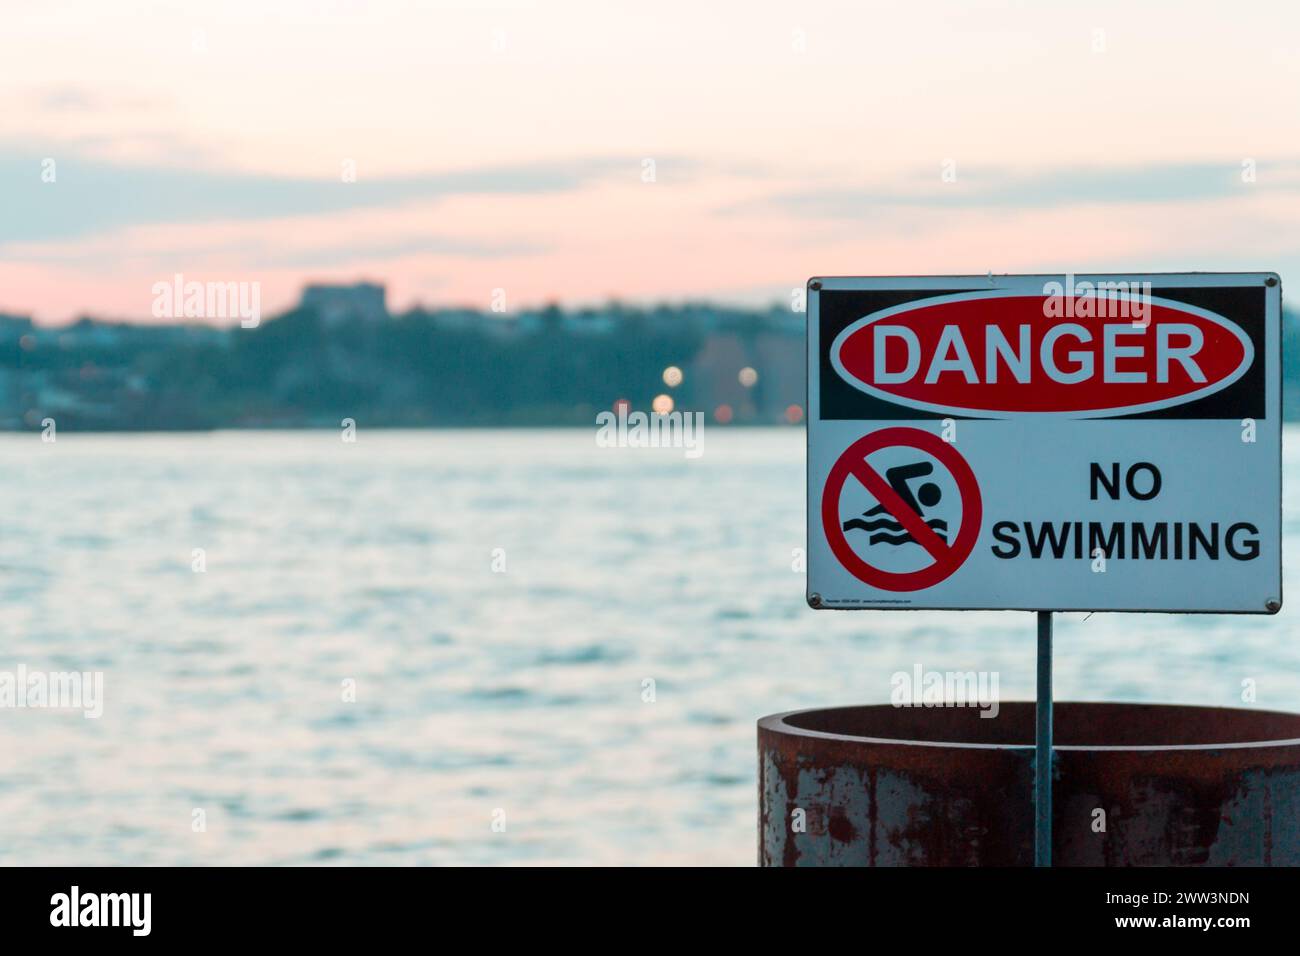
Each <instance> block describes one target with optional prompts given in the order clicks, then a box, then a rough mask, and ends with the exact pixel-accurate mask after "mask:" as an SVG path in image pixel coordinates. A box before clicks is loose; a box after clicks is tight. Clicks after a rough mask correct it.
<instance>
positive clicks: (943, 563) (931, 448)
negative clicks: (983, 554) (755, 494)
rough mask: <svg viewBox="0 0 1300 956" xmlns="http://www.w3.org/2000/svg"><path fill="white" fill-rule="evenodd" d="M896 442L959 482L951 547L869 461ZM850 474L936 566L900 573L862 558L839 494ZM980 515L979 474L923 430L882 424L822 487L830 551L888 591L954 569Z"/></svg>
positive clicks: (849, 451) (916, 586)
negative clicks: (843, 522)
mask: <svg viewBox="0 0 1300 956" xmlns="http://www.w3.org/2000/svg"><path fill="white" fill-rule="evenodd" d="M895 445H903V446H907V447H909V448H916V449H919V450H920V451H923V452H925V453H926V454H928V455H931V456H933V457H934V458H936V459H937V460H938V461H939V463H940V464H941V465H943V466H944V467H945V468H947V469H948V471H949V472H950V473H951V474H952V477H953V479H954V480H955V481H956V482H957V491H958V493H960V495H961V527H960V528H959V529H958V531H957V536H956V537H955V538H954V539H953V542H952V544H951V545H945V544H944V543H943V541H942V540H940V539H939V536H938V535H936V534H935V533H934V532H933V531H931V530H930V529H929V528H928V527H927V526H926V525H925V522H924V521H922V520H921V518H920V517H919V516H918V515H917V514H916V512H915V511H912V510H911V509H910V508H909V507H907V505H906V504H903V502H902V499H900V498H899V497H898V495H897V494H895V493H894V491H893V489H892V488H890V487H889V485H888V484H887V483H886V482H885V481H884V479H883V478H881V477H880V476H879V475H878V474H876V471H875V469H873V468H872V467H871V466H870V465H868V464H867V461H866V459H867V456H868V455H870V454H872V453H873V452H877V451H879V450H880V449H882V448H889V447H891V446H895ZM849 475H853V476H854V477H855V478H857V479H858V480H859V481H861V482H862V483H863V485H864V486H866V488H867V490H868V491H869V492H870V493H871V494H872V495H874V496H875V497H876V500H878V501H879V502H880V503H881V504H882V505H884V506H885V508H886V509H887V510H888V511H889V513H890V515H891V516H892V517H893V518H894V520H896V521H898V522H900V523H901V524H903V526H904V527H906V528H907V530H908V531H909V532H911V534H912V536H913V537H914V538H915V539H916V541H917V543H918V544H920V545H921V546H922V547H924V548H925V549H926V550H927V551H928V552H929V553H930V556H931V557H933V558H934V559H935V560H934V563H933V564H931V565H930V566H929V567H925V568H921V569H920V570H919V571H907V572H902V573H899V572H894V571H883V570H881V569H880V568H877V567H874V566H872V565H871V564H868V563H867V562H866V561H864V560H863V559H862V558H860V557H858V554H857V552H856V551H854V550H853V548H852V547H850V546H849V542H848V539H847V538H845V537H844V530H843V528H842V527H841V526H840V494H841V493H842V492H843V491H844V482H845V481H846V480H847V479H848V477H849ZM982 517H983V504H982V502H981V500H980V487H979V482H978V481H976V480H975V473H974V472H973V471H971V467H970V465H968V464H967V463H966V459H965V458H963V457H962V456H961V455H960V454H958V453H957V449H955V448H954V447H953V446H952V445H950V444H949V443H948V442H946V441H944V440H943V439H941V438H940V437H939V436H938V435H935V434H934V433H933V432H927V431H922V430H921V429H919V428H882V429H880V431H875V432H872V433H871V434H870V435H866V436H865V437H863V438H859V439H858V440H857V441H855V442H854V443H853V444H852V445H850V446H849V447H848V448H846V449H845V450H844V454H842V455H840V457H839V458H838V459H836V461H835V464H834V465H832V466H831V471H830V474H829V475H827V476H826V487H825V488H824V490H823V491H822V529H823V531H825V533H826V541H827V543H828V544H829V545H830V546H831V552H832V553H833V554H834V555H835V557H837V558H838V559H839V561H840V564H842V565H844V567H845V569H846V570H847V571H848V572H849V573H850V574H852V575H853V576H854V577H855V578H857V579H858V580H859V581H863V582H865V583H866V584H870V585H872V586H873V587H877V588H880V589H882V590H885V591H918V590H920V589H921V588H928V587H931V586H933V585H935V584H938V583H939V582H940V581H942V580H944V578H946V577H948V576H949V575H950V574H952V573H953V572H954V571H956V570H957V569H958V568H959V567H961V565H962V562H963V561H965V560H966V558H967V557H969V556H970V553H971V551H973V550H974V549H975V539H976V538H978V537H979V533H980V522H981V520H982Z"/></svg>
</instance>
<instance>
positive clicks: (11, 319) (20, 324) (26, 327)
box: [0, 312, 32, 339]
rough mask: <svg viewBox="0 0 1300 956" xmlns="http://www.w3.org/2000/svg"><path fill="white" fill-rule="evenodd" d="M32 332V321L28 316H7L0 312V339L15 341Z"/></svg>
mask: <svg viewBox="0 0 1300 956" xmlns="http://www.w3.org/2000/svg"><path fill="white" fill-rule="evenodd" d="M31 330H32V319H31V316H28V315H9V314H7V313H4V312H0V338H2V339H16V338H19V337H20V336H23V335H26V334H27V333H28V332H30V331H31Z"/></svg>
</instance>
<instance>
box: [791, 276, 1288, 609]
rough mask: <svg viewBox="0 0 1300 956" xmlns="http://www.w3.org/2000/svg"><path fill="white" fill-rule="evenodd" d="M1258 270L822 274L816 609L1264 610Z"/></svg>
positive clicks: (1278, 432) (812, 471)
mask: <svg viewBox="0 0 1300 956" xmlns="http://www.w3.org/2000/svg"><path fill="white" fill-rule="evenodd" d="M1281 323H1282V288H1281V282H1280V280H1279V279H1278V277H1277V276H1276V275H1275V274H1273V273H1241V274H1209V273H1189V274H1166V275H1161V274H1154V275H1149V274H1148V275H1080V276H1072V275H1063V276H929V277H910V278H899V277H895V278H824V279H814V280H812V281H811V282H810V283H809V295H808V602H809V604H811V605H812V606H813V607H816V608H836V609H845V608H945V609H977V608H1012V609H1024V610H1088V611H1219V612H1248V613H1260V614H1265V613H1276V612H1277V610H1278V609H1279V608H1280V607H1281V603H1282V540H1281V510H1282V507H1281V506H1282V381H1281V371H1282V370H1281V361H1280V347H1281V328H1282V326H1281Z"/></svg>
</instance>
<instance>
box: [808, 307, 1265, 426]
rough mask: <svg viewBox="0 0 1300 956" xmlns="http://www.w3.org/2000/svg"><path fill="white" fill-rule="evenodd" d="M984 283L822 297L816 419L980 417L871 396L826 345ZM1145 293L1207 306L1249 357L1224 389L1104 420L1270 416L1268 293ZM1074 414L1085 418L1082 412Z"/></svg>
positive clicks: (1262, 417) (875, 419)
mask: <svg viewBox="0 0 1300 956" xmlns="http://www.w3.org/2000/svg"><path fill="white" fill-rule="evenodd" d="M987 290H988V286H979V285H971V286H966V287H955V288H950V289H924V290H911V291H899V290H880V291H839V290H830V289H826V290H822V291H821V292H820V293H819V309H820V313H819V315H820V318H819V322H820V325H819V328H820V342H819V343H818V353H819V354H818V360H819V362H820V366H821V370H820V371H821V374H820V380H821V394H820V396H819V398H820V404H821V415H820V417H821V419H822V420H823V421H836V420H849V421H852V420H864V421H890V420H895V419H941V418H981V417H984V416H981V415H970V414H968V415H962V414H957V413H951V414H950V413H945V412H936V411H927V410H923V409H918V408H914V407H910V406H908V405H905V404H902V403H896V402H891V401H889V400H887V399H885V398H882V397H878V396H875V395H869V394H867V393H866V392H863V391H862V390H860V389H858V388H856V387H854V386H853V385H851V384H849V383H848V382H846V381H845V380H844V379H843V378H842V377H840V375H839V373H838V372H836V370H835V367H834V365H833V364H832V361H831V346H832V344H833V343H834V342H835V338H836V336H838V335H839V334H840V333H841V332H842V331H844V329H846V328H847V327H848V326H850V325H852V324H853V323H854V322H857V321H858V320H859V319H862V318H864V317H866V316H868V315H872V314H873V313H876V312H880V311H881V310H883V309H889V308H892V307H894V306H899V305H903V304H905V303H908V302H917V301H919V300H922V299H929V298H935V297H938V296H946V295H955V294H957V293H962V292H980V291H987ZM1150 295H1151V296H1152V297H1153V298H1156V299H1167V300H1170V301H1172V302H1178V303H1182V304H1185V305H1190V306H1194V307H1197V308H1200V309H1205V310H1207V311H1209V312H1213V313H1215V314H1216V315H1220V316H1222V317H1223V318H1225V319H1227V320H1228V321H1230V322H1232V323H1234V324H1235V325H1236V326H1237V327H1238V328H1240V329H1241V330H1242V331H1243V332H1244V333H1245V335H1246V336H1247V337H1248V338H1249V339H1250V341H1251V343H1252V345H1253V346H1254V353H1255V354H1254V359H1253V361H1252V362H1251V364H1250V366H1249V367H1248V368H1247V369H1246V371H1245V373H1244V374H1243V375H1242V376H1241V377H1240V378H1239V379H1237V380H1236V381H1235V382H1233V383H1232V384H1231V385H1229V386H1227V387H1226V388H1223V389H1221V390H1220V391H1217V392H1214V393H1213V394H1211V395H1207V396H1205V397H1204V398H1199V399H1193V400H1191V401H1188V402H1185V403H1183V404H1180V405H1174V406H1172V407H1170V408H1162V409H1158V410H1151V411H1145V412H1138V413H1135V414H1132V415H1118V416H1108V417H1109V418H1111V419H1112V420H1118V419H1129V418H1163V419H1236V420H1238V421H1239V420H1241V419H1243V418H1254V419H1257V420H1261V421H1262V420H1263V419H1264V418H1265V417H1266V414H1267V408H1266V404H1265V388H1264V374H1265V369H1264V360H1265V359H1264V357H1265V354H1266V353H1265V347H1264V345H1265V321H1266V320H1265V289H1264V288H1263V287H1262V286H1260V285H1258V284H1255V285H1250V286H1244V285H1243V286H1226V287H1225V286H1221V287H1203V288H1183V287H1179V288H1164V287H1158V286H1154V285H1153V287H1152V288H1151V291H1150ZM1078 417H1080V418H1087V417H1090V416H1088V415H1086V414H1081V415H1079V416H1078Z"/></svg>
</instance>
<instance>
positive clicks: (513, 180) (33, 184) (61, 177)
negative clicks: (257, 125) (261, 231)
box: [0, 144, 639, 248]
mask: <svg viewBox="0 0 1300 956" xmlns="http://www.w3.org/2000/svg"><path fill="white" fill-rule="evenodd" d="M11 147H12V144H11ZM51 158H52V159H54V161H55V167H54V168H55V173H56V180H55V181H54V182H52V183H49V182H43V181H42V178H41V172H42V162H43V160H44V157H40V156H36V155H32V154H30V153H29V154H26V155H23V154H19V153H16V152H15V151H14V150H13V149H12V148H5V147H4V145H3V144H0V211H3V212H2V215H0V248H3V247H4V246H5V245H8V244H10V243H14V242H43V241H52V240H62V239H69V238H76V237H82V236H88V235H94V234H97V233H106V232H111V231H113V230H117V229H122V228H126V227H130V226H139V225H157V224H180V223H184V224H193V223H204V222H217V221H226V220H265V219H277V218H283V217H288V216H302V215H327V214H331V213H338V212H345V211H350V210H356V209H367V208H379V207H392V206H398V205H401V204H402V203H405V202H408V201H412V200H426V201H427V200H429V199H437V198H442V197H450V196H455V195H466V194H488V195H525V194H537V193H554V192H564V191H569V190H573V189H577V188H580V187H582V186H585V185H588V184H590V183H593V182H595V181H596V180H599V179H601V178H603V177H607V176H610V175H613V174H615V173H617V172H624V173H626V175H628V176H629V177H633V176H636V175H638V172H639V160H638V159H634V158H625V159H620V158H608V157H604V158H599V157H598V158H587V159H580V160H573V161H565V162H560V161H553V162H536V163H528V164H518V165H512V166H497V167H479V168H475V169H463V170H453V171H449V172H440V173H427V174H422V175H414V176H387V177H378V176H375V177H367V176H366V175H365V174H364V170H362V171H361V172H360V174H359V175H358V180H357V181H356V182H351V183H345V182H342V181H338V180H334V181H331V180H324V179H301V178H288V177H275V176H264V175H258V174H251V173H229V172H216V171H210V170H204V169H193V168H177V167H167V166H161V165H154V166H143V165H142V166H126V165H117V164H111V163H106V162H103V161H99V160H93V159H88V158H84V157H81V156H79V155H68V156H53V157H51Z"/></svg>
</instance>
